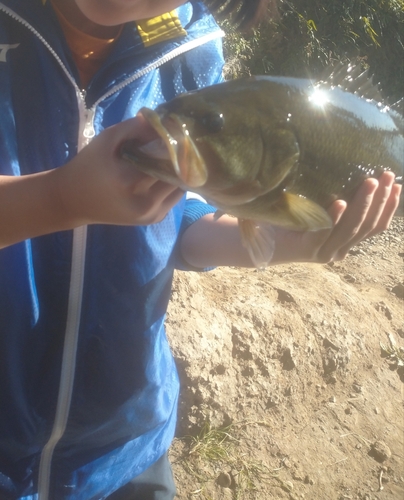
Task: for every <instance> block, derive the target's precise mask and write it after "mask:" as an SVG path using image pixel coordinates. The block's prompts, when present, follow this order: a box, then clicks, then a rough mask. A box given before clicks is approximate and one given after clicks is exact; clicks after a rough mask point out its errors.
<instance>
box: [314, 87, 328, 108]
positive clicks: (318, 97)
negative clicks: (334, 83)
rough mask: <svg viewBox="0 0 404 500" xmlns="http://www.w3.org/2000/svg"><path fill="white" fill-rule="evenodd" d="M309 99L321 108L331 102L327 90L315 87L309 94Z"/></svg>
mask: <svg viewBox="0 0 404 500" xmlns="http://www.w3.org/2000/svg"><path fill="white" fill-rule="evenodd" d="M309 101H310V102H312V103H313V104H314V105H315V106H318V107H319V108H324V106H325V105H326V104H327V103H328V102H329V99H328V95H327V92H325V91H324V90H320V89H314V90H313V92H312V93H311V94H310V95H309Z"/></svg>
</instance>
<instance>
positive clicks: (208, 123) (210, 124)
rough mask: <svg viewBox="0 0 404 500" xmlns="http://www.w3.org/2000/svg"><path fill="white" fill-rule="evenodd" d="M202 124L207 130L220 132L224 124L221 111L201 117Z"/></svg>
mask: <svg viewBox="0 0 404 500" xmlns="http://www.w3.org/2000/svg"><path fill="white" fill-rule="evenodd" d="M201 122H202V125H203V126H204V127H205V128H206V129H207V130H208V131H209V132H213V133H216V132H220V131H221V130H222V128H223V126H224V117H223V114H222V113H209V114H207V115H205V116H203V117H202V120H201Z"/></svg>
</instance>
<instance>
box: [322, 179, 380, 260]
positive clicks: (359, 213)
mask: <svg viewBox="0 0 404 500" xmlns="http://www.w3.org/2000/svg"><path fill="white" fill-rule="evenodd" d="M377 187H378V182H377V180H376V179H367V180H366V181H365V182H363V183H362V185H361V186H360V187H359V189H358V192H357V193H356V195H355V196H354V198H353V199H352V201H351V202H350V203H349V204H348V205H347V206H346V208H345V210H344V212H343V213H342V214H341V215H340V216H339V220H338V224H336V226H335V227H334V229H333V230H332V232H331V234H330V236H329V238H328V239H327V241H325V243H324V245H323V246H322V248H321V249H320V250H319V256H321V259H322V260H324V259H327V257H329V258H330V259H331V258H333V256H336V255H337V254H338V252H339V250H340V249H341V248H344V247H346V246H347V245H349V243H350V242H351V241H352V240H353V239H354V238H355V236H356V235H357V234H358V232H359V230H360V228H361V226H362V224H363V221H364V220H365V219H366V216H367V213H368V211H369V208H370V206H371V204H372V201H373V196H374V193H375V191H376V189H377Z"/></svg>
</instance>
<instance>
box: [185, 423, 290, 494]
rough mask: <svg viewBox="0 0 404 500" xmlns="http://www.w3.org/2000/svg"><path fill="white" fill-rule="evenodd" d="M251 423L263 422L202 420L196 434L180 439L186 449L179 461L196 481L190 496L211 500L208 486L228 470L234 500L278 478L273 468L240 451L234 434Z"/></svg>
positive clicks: (238, 441) (238, 442)
mask: <svg viewBox="0 0 404 500" xmlns="http://www.w3.org/2000/svg"><path fill="white" fill-rule="evenodd" d="M252 424H264V423H261V422H239V423H234V424H231V425H228V426H225V427H221V428H214V427H212V426H211V424H210V422H205V423H204V425H203V427H202V428H201V430H200V432H199V433H198V434H197V435H196V436H186V437H184V438H180V441H182V442H183V443H184V444H185V450H186V451H185V452H184V454H183V456H182V457H181V458H180V459H179V460H178V462H180V463H181V465H182V467H183V468H184V470H185V471H186V472H187V474H189V475H190V476H191V477H192V478H193V480H194V481H195V484H197V487H196V488H195V490H194V491H192V492H191V497H192V498H198V499H203V500H212V497H211V496H210V493H209V491H208V490H209V489H211V488H209V486H211V485H212V483H214V482H215V481H216V480H217V478H218V476H219V474H220V473H221V472H225V471H226V472H227V471H229V475H230V477H231V485H229V486H230V489H231V492H232V498H233V500H242V499H244V498H245V494H246V493H247V492H253V491H257V490H258V488H259V486H262V485H263V484H270V482H271V480H272V479H274V478H277V474H276V473H275V471H271V470H270V469H269V467H268V466H267V465H266V464H264V463H263V462H262V461H258V460H254V459H253V458H251V457H250V456H248V455H247V454H246V453H241V451H240V440H239V439H238V438H237V437H236V435H237V434H239V433H240V432H242V430H243V428H245V427H246V426H248V425H252ZM277 479H278V480H279V478H277ZM281 483H282V481H281Z"/></svg>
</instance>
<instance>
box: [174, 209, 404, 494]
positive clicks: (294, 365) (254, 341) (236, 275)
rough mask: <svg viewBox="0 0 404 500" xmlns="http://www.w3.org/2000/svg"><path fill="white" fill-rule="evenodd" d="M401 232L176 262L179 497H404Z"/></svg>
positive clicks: (401, 228) (402, 226) (399, 223)
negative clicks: (218, 261)
mask: <svg viewBox="0 0 404 500" xmlns="http://www.w3.org/2000/svg"><path fill="white" fill-rule="evenodd" d="M403 234H404V219H402V218H397V219H396V220H395V221H394V223H393V226H392V228H391V230H389V231H388V232H386V233H384V234H382V235H380V236H378V237H375V238H372V239H371V240H369V241H368V242H366V243H362V244H360V245H359V246H358V247H356V248H354V249H353V250H352V251H351V253H350V255H349V256H348V257H347V259H346V260H344V261H342V262H338V263H335V264H333V265H330V264H328V265H308V264H299V265H296V264H294V265H282V266H279V267H274V268H269V269H267V270H265V271H257V270H241V269H237V268H229V269H217V270H215V271H212V272H208V273H178V274H177V275H176V279H175V283H174V288H173V293H172V301H171V305H170V309H169V313H168V317H167V331H168V335H169V338H170V341H171V344H172V348H173V351H174V354H175V357H176V360H177V364H178V371H179V374H180V378H181V384H182V393H181V400H180V418H179V425H178V430H177V438H176V440H175V442H174V446H173V448H172V451H171V459H172V461H173V467H174V474H175V477H176V481H177V487H178V498H179V499H182V500H185V499H197V500H198V499H204V500H207V499H212V500H219V499H229V500H238V499H242V500H244V499H245V500H250V499H254V500H255V499H256V500H269V499H291V500H293V499H301V498H306V499H310V500H334V499H336V500H343V499H361V500H362V499H363V500H376V499H378V500H393V499H404V405H403V389H404V384H403V382H404V366H403V365H404V363H403V360H404V272H403V271H404V267H403V264H404V246H403Z"/></svg>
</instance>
